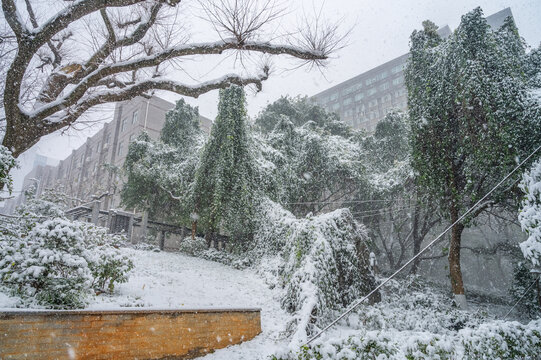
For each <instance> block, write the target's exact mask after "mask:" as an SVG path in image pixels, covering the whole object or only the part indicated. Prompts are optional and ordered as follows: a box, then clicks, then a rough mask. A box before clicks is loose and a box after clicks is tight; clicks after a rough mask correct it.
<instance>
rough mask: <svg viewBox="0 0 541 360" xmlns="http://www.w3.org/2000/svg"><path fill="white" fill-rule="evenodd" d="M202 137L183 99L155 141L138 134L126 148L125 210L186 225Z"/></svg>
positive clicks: (193, 110) (194, 112)
mask: <svg viewBox="0 0 541 360" xmlns="http://www.w3.org/2000/svg"><path fill="white" fill-rule="evenodd" d="M204 140H205V136H204V133H203V131H202V130H201V129H200V127H199V111H198V109H197V108H194V107H192V106H190V105H188V104H187V103H186V102H185V101H184V100H183V99H181V100H179V101H177V103H176V106H175V108H174V109H172V110H171V111H169V112H168V113H167V114H166V116H165V123H164V127H163V129H162V131H161V134H160V139H159V141H152V140H151V139H150V136H149V135H148V134H147V133H142V134H141V135H140V136H138V138H137V139H136V141H134V142H132V143H131V144H130V146H129V149H128V154H127V156H126V161H125V163H124V171H125V173H126V175H127V180H126V182H125V184H124V186H123V188H122V192H121V198H122V203H123V205H124V206H126V207H127V208H137V209H140V210H147V211H149V215H150V216H151V217H153V218H161V219H168V220H170V221H174V222H177V223H179V224H183V225H188V224H189V223H190V213H191V211H192V209H193V205H192V204H193V202H192V197H193V196H192V195H193V193H192V191H193V182H194V177H195V171H196V168H197V164H198V161H199V152H200V150H201V148H202V147H203V144H204Z"/></svg>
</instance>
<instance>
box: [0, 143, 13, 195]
mask: <svg viewBox="0 0 541 360" xmlns="http://www.w3.org/2000/svg"><path fill="white" fill-rule="evenodd" d="M16 166H17V160H15V158H14V157H13V155H11V151H9V149H8V148H7V147H5V146H4V145H0V183H3V184H5V185H6V187H7V190H8V192H10V193H11V190H13V187H12V185H13V179H12V178H11V177H10V176H9V171H10V170H11V169H12V168H14V167H16ZM0 190H3V189H0Z"/></svg>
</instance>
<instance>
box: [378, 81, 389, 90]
mask: <svg viewBox="0 0 541 360" xmlns="http://www.w3.org/2000/svg"><path fill="white" fill-rule="evenodd" d="M388 88H389V83H388V82H384V83H383V84H381V85H380V86H379V90H380V91H385V90H387V89H388Z"/></svg>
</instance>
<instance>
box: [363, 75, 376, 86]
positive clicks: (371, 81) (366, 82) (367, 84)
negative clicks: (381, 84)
mask: <svg viewBox="0 0 541 360" xmlns="http://www.w3.org/2000/svg"><path fill="white" fill-rule="evenodd" d="M376 81H378V78H377V76H376V77H373V78H370V79H366V81H365V84H366V86H370V85H372V84H373V83H375V82H376Z"/></svg>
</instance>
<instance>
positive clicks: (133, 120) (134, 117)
mask: <svg viewBox="0 0 541 360" xmlns="http://www.w3.org/2000/svg"><path fill="white" fill-rule="evenodd" d="M138 120H139V111H138V110H135V111H134V112H133V115H132V118H131V123H132V124H137V121H138Z"/></svg>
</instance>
